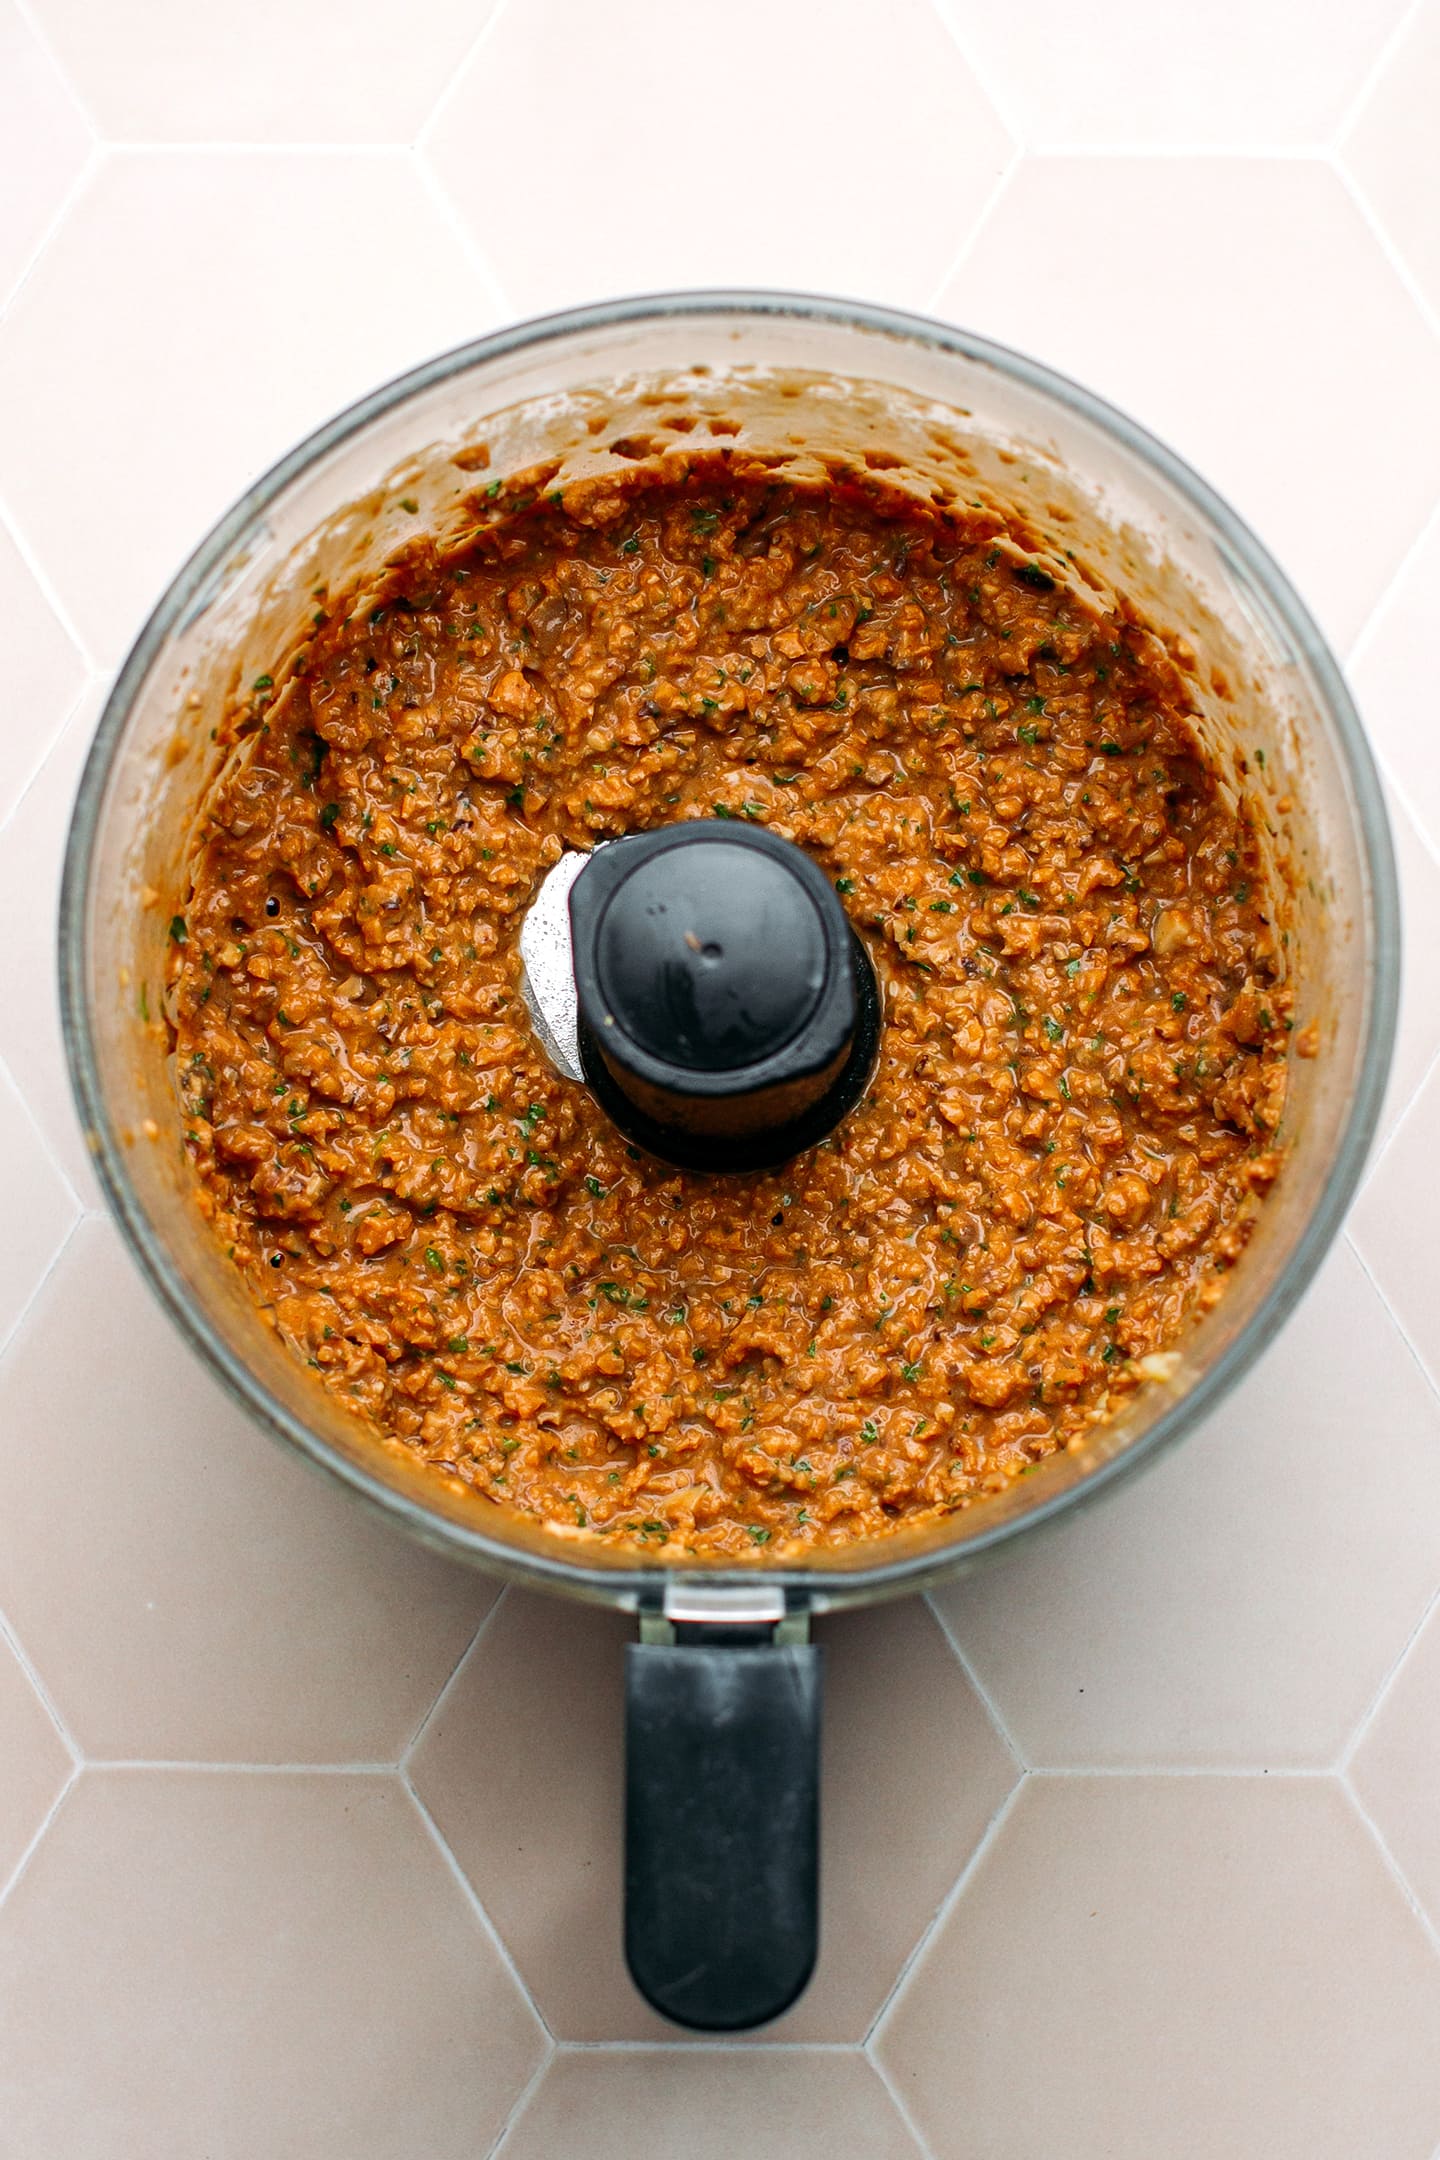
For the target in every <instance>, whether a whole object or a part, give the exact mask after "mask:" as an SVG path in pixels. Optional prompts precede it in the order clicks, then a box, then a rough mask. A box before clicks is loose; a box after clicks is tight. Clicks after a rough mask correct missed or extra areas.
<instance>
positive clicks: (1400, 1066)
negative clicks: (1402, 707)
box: [1371, 789, 1440, 1168]
mask: <svg viewBox="0 0 1440 2160" xmlns="http://www.w3.org/2000/svg"><path fill="white" fill-rule="evenodd" d="M1387 801H1388V804H1389V809H1390V831H1391V834H1392V836H1393V838H1394V841H1395V862H1396V869H1397V871H1398V874H1399V880H1400V915H1401V936H1402V944H1401V956H1400V957H1401V967H1400V1022H1399V1027H1398V1029H1397V1031H1396V1036H1395V1059H1394V1063H1393V1064H1392V1066H1391V1068H1390V1084H1389V1086H1388V1087H1387V1088H1386V1090H1385V1104H1384V1108H1383V1110H1382V1111H1381V1114H1380V1125H1379V1132H1378V1135H1377V1140H1376V1148H1377V1149H1378V1148H1380V1147H1383V1146H1384V1144H1385V1142H1386V1141H1387V1140H1388V1139H1389V1138H1390V1136H1391V1134H1392V1133H1393V1132H1394V1130H1395V1128H1396V1126H1397V1125H1398V1124H1399V1122H1400V1120H1401V1118H1402V1117H1403V1116H1404V1115H1405V1112H1406V1110H1407V1109H1408V1108H1409V1107H1410V1104H1411V1103H1412V1102H1413V1101H1414V1099H1415V1096H1416V1093H1417V1092H1418V1090H1419V1087H1420V1083H1421V1081H1422V1080H1423V1079H1424V1078H1425V1075H1426V1073H1427V1072H1428V1071H1429V1070H1430V1067H1431V1066H1432V1065H1433V1064H1434V1062H1435V1056H1436V1052H1437V1051H1440V861H1437V860H1436V857H1435V854H1434V853H1433V851H1432V845H1431V844H1430V843H1428V842H1427V841H1426V840H1425V839H1424V837H1423V835H1422V834H1421V833H1420V832H1419V831H1418V830H1417V828H1416V825H1415V821H1414V819H1413V818H1412V817H1411V815H1410V813H1409V811H1408V810H1407V809H1406V807H1405V805H1404V804H1403V803H1402V802H1401V801H1400V800H1399V799H1398V797H1397V796H1396V794H1395V792H1394V790H1393V789H1388V790H1387ZM1437 832H1440V827H1437ZM1376 1159H1377V1157H1376V1155H1375V1154H1373V1153H1372V1158H1371V1167H1372V1168H1373V1167H1374V1165H1375V1161H1376Z"/></svg>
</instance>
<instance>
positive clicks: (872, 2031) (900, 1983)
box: [861, 1772, 1029, 2062]
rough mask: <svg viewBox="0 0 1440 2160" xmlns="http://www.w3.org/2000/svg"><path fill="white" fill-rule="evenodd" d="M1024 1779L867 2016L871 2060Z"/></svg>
mask: <svg viewBox="0 0 1440 2160" xmlns="http://www.w3.org/2000/svg"><path fill="white" fill-rule="evenodd" d="M1028 1782H1029V1773H1028V1772H1027V1773H1026V1775H1025V1776H1024V1777H1021V1778H1017V1779H1016V1781H1015V1783H1014V1784H1013V1785H1012V1786H1011V1788H1010V1790H1009V1792H1008V1793H1006V1795H1005V1797H1004V1799H1003V1800H1002V1801H1001V1802H1000V1805H999V1807H997V1808H996V1810H995V1812H994V1814H993V1815H992V1816H991V1817H990V1820H989V1822H988V1823H986V1825H985V1828H984V1830H983V1831H982V1832H981V1835H980V1839H979V1842H978V1844H977V1845H976V1847H975V1850H974V1851H973V1852H972V1853H971V1855H970V1857H969V1859H968V1860H967V1861H966V1863H965V1865H964V1867H963V1868H961V1870H960V1873H959V1874H958V1875H957V1876H956V1878H955V1880H954V1882H953V1883H951V1885H950V1888H949V1889H948V1890H947V1891H946V1892H945V1895H944V1896H943V1897H942V1898H941V1900H940V1902H939V1904H938V1905H937V1906H936V1908H935V1910H934V1912H933V1913H932V1914H931V1915H930V1922H929V1925H928V1926H927V1927H925V1928H924V1929H923V1930H922V1931H921V1933H920V1935H919V1937H918V1938H917V1940H916V1942H915V1944H914V1946H913V1948H912V1949H911V1952H910V1955H909V1956H908V1957H907V1958H906V1960H905V1962H904V1964H903V1965H902V1966H901V1968H900V1970H899V1972H898V1973H897V1974H896V1976H895V1982H894V1985H893V1986H892V1988H891V1989H890V1992H889V1994H888V1995H887V1996H886V1997H885V2000H884V2002H883V2003H881V2005H880V2008H879V2009H878V2010H877V2011H876V2013H875V2015H874V2017H873V2018H872V2019H871V2020H870V2028H869V2031H868V2032H867V2033H866V2035H865V2038H864V2040H863V2041H862V2043H861V2045H862V2046H863V2048H864V2050H865V2053H866V2054H867V2055H868V2056H869V2057H870V2060H871V2061H872V2062H874V2061H875V2060H876V2056H875V2043H876V2040H877V2038H878V2036H879V2032H880V2028H881V2026H882V2025H883V2024H884V2023H885V2020H886V2018H888V2017H889V2015H890V2012H891V2010H892V2009H893V2008H894V2006H895V2004H896V2002H897V2000H898V1999H899V1997H900V1996H901V1994H902V1993H903V1992H904V1989H905V1986H906V1984H907V1982H908V1981H909V1979H910V1975H911V1974H912V1973H913V1972H914V1970H915V1967H916V1966H917V1965H918V1964H919V1962H920V1960H921V1959H922V1958H923V1956H924V1955H925V1952H926V1951H927V1950H928V1949H929V1947H930V1944H931V1943H932V1942H933V1941H934V1939H935V1937H936V1935H937V1934H938V1932H939V1930H940V1929H941V1928H942V1927H943V1926H944V1925H945V1922H946V1921H947V1920H948V1919H949V1917H950V1914H951V1913H952V1912H953V1911H954V1909H955V1907H956V1905H957V1904H958V1903H959V1901H960V1899H961V1897H962V1896H963V1895H964V1892H965V1888H966V1885H967V1884H968V1883H969V1881H970V1878H971V1876H972V1875H973V1874H974V1873H975V1870H976V1869H977V1868H978V1867H979V1865H980V1862H981V1861H982V1860H983V1859H984V1857H985V1855H986V1853H988V1852H989V1850H990V1848H991V1846H992V1845H993V1844H994V1843H995V1840H996V1839H997V1838H998V1837H999V1835H1000V1832H1001V1830H1002V1829H1003V1828H1004V1826H1005V1824H1006V1823H1007V1822H1008V1821H1009V1819H1010V1817H1011V1815H1012V1813H1013V1812H1014V1809H1015V1805H1016V1802H1017V1801H1018V1800H1019V1797H1020V1795H1021V1793H1022V1792H1024V1790H1025V1787H1026V1785H1027V1783H1028Z"/></svg>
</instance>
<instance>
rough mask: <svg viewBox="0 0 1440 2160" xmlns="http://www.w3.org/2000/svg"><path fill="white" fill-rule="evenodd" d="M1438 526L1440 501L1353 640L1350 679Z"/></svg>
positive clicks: (1349, 654) (1348, 662)
mask: <svg viewBox="0 0 1440 2160" xmlns="http://www.w3.org/2000/svg"><path fill="white" fill-rule="evenodd" d="M1437 525H1440V500H1437V502H1436V504H1435V507H1434V509H1433V510H1432V511H1431V512H1430V515H1429V516H1428V517H1427V518H1426V519H1425V521H1424V523H1423V524H1422V525H1421V527H1420V530H1419V532H1417V533H1416V535H1415V537H1414V539H1413V540H1412V541H1411V542H1410V545H1409V546H1408V547H1407V548H1406V550H1405V552H1404V554H1403V555H1402V556H1401V558H1400V560H1399V562H1398V563H1397V564H1396V565H1395V568H1394V569H1393V570H1392V571H1391V573H1390V578H1389V582H1388V583H1387V584H1386V586H1385V589H1384V591H1383V592H1382V593H1381V595H1380V597H1379V599H1378V600H1377V601H1376V602H1375V605H1374V607H1373V608H1371V610H1370V613H1369V614H1368V615H1367V616H1366V618H1365V620H1364V622H1363V623H1362V624H1361V625H1360V628H1359V630H1358V631H1357V632H1356V634H1355V638H1354V641H1353V643H1352V644H1351V646H1350V648H1349V650H1348V652H1347V653H1346V655H1345V673H1346V675H1347V676H1348V675H1349V674H1350V671H1351V670H1352V668H1356V667H1358V666H1359V665H1360V662H1361V661H1362V660H1363V659H1364V657H1365V655H1366V653H1367V652H1368V651H1369V650H1370V647H1371V645H1372V644H1373V643H1374V641H1375V639H1376V637H1377V636H1378V635H1379V633H1380V632H1381V631H1382V630H1383V629H1384V627H1385V621H1386V618H1387V616H1388V615H1389V613H1390V610H1391V608H1392V607H1393V606H1394V604H1395V588H1396V587H1397V586H1398V585H1399V584H1400V583H1401V581H1402V580H1403V579H1404V577H1405V576H1406V574H1407V572H1408V571H1409V569H1410V565H1411V564H1412V563H1413V562H1414V561H1415V559H1416V557H1417V556H1418V555H1419V553H1420V551H1421V549H1422V548H1423V547H1424V546H1425V544H1426V542H1427V541H1428V540H1430V539H1431V538H1432V536H1433V535H1434V533H1435V529H1436V527H1437ZM1357 702H1358V701H1357ZM1362 717H1363V715H1362Z"/></svg>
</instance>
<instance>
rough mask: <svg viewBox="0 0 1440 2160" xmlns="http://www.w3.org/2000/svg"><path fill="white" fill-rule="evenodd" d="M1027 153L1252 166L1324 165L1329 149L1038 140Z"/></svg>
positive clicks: (1317, 146)
mask: <svg viewBox="0 0 1440 2160" xmlns="http://www.w3.org/2000/svg"><path fill="white" fill-rule="evenodd" d="M1026 155H1027V156H1029V157H1032V158H1036V159H1044V158H1057V159H1058V158H1076V159H1084V160H1086V161H1088V162H1090V163H1094V164H1097V165H1098V164H1103V163H1104V162H1105V161H1106V160H1107V159H1113V160H1114V161H1115V162H1116V163H1122V162H1123V163H1125V164H1132V165H1133V164H1145V163H1148V162H1149V161H1150V160H1151V159H1152V158H1153V159H1155V160H1156V161H1168V160H1170V159H1172V158H1189V159H1190V160H1192V161H1195V160H1201V161H1203V162H1204V163H1206V164H1212V165H1219V164H1224V163H1234V164H1251V165H1303V164H1307V163H1309V164H1316V165H1321V164H1324V163H1325V162H1326V160H1327V158H1328V157H1329V150H1328V148H1327V146H1326V144H1325V143H1323V142H1302V143H1250V142H1235V143H1228V142H1218V143H1217V142H1103V143H1092V142H1073V143H1070V142H1065V141H1063V140H1061V141H1058V142H1037V143H1030V144H1028V145H1027V148H1026Z"/></svg>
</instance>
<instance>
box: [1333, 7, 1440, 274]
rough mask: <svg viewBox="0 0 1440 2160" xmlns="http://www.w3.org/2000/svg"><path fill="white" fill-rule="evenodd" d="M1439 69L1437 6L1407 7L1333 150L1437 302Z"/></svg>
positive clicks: (1439, 246)
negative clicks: (1398, 32)
mask: <svg viewBox="0 0 1440 2160" xmlns="http://www.w3.org/2000/svg"><path fill="white" fill-rule="evenodd" d="M1437 72H1440V10H1437V9H1436V8H1434V7H1433V6H1421V7H1415V8H1412V9H1411V11H1410V20H1409V22H1408V23H1407V25H1406V29H1405V34H1404V36H1403V37H1402V38H1401V39H1400V41H1399V43H1398V44H1397V45H1396V46H1395V47H1394V48H1393V49H1392V50H1391V51H1390V52H1389V53H1388V54H1387V55H1386V58H1385V65H1384V67H1383V68H1382V69H1381V72H1380V76H1379V79H1378V80H1377V81H1376V83H1375V84H1374V86H1373V88H1372V89H1371V91H1370V94H1369V96H1368V97H1367V99H1366V100H1365V103H1364V104H1363V105H1362V106H1361V108H1360V111H1359V113H1358V115H1357V116H1356V120H1355V124H1354V126H1353V127H1352V128H1351V130H1350V133H1349V134H1348V135H1347V137H1346V138H1345V140H1344V142H1343V143H1342V144H1341V148H1340V154H1341V157H1342V159H1343V160H1344V162H1345V164H1346V165H1347V166H1348V167H1349V169H1350V171H1351V172H1352V173H1353V174H1354V175H1355V178H1356V179H1357V180H1358V181H1359V183H1360V186H1361V188H1362V189H1363V191H1364V193H1365V195H1366V196H1367V198H1368V199H1369V201H1370V203H1371V205H1372V207H1373V208H1374V210H1375V212H1376V214H1377V216H1378V217H1379V219H1380V222H1381V224H1382V225H1383V226H1384V228H1385V230H1386V231H1387V233H1388V234H1389V235H1390V237H1391V239H1392V240H1393V241H1394V242H1395V244H1396V245H1397V246H1398V248H1399V250H1400V253H1401V255H1402V256H1403V257H1404V259H1405V261H1406V262H1407V263H1408V265H1409V267H1410V269H1411V271H1412V272H1413V273H1414V275H1415V277H1416V278H1417V279H1418V280H1419V282H1420V284H1421V286H1422V287H1423V289H1424V292H1425V296H1426V298H1427V299H1428V300H1429V302H1430V305H1431V306H1432V307H1434V308H1440V228H1437V224H1436V219H1435V215H1434V209H1435V202H1436V197H1437V193H1440V141H1437V138H1436V134H1435V125H1434V118H1435V110H1434V103H1433V100H1432V98H1431V96H1430V92H1431V90H1432V89H1433V87H1434V84H1435V80H1436V75H1437Z"/></svg>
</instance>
